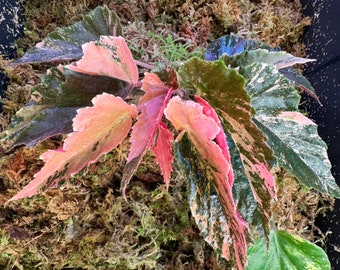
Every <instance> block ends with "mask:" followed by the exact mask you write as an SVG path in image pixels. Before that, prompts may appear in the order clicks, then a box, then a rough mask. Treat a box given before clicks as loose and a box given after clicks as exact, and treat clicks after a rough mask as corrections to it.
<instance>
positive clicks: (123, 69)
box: [3, 37, 138, 148]
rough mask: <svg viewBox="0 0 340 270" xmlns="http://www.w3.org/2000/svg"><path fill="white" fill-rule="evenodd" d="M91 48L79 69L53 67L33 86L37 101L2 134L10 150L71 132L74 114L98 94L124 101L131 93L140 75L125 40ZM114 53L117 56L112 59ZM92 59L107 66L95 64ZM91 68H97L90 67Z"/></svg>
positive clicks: (111, 40)
mask: <svg viewBox="0 0 340 270" xmlns="http://www.w3.org/2000/svg"><path fill="white" fill-rule="evenodd" d="M91 45H93V46H94V44H93V43H90V44H89V45H88V46H87V45H84V46H85V49H86V51H85V55H84V59H82V60H80V61H79V62H78V63H80V67H78V68H77V67H75V66H72V65H69V66H67V67H68V68H67V67H63V66H59V67H58V68H52V69H50V70H49V71H48V73H47V74H46V75H45V76H44V77H43V79H42V82H41V83H40V84H39V85H37V86H36V87H34V89H33V93H32V100H33V101H34V102H30V103H28V105H27V106H26V107H24V108H22V109H21V110H20V111H19V112H18V113H17V115H16V116H15V117H14V118H13V119H12V124H11V125H10V127H9V128H8V129H7V130H6V131H5V132H4V134H3V139H5V140H11V141H13V142H12V144H10V145H9V147H10V148H13V147H15V146H17V145H20V144H26V145H27V146H33V145H35V144H36V143H37V142H39V141H41V140H44V139H46V138H47V137H50V136H52V135H55V134H60V133H68V132H70V131H71V130H72V126H71V124H72V119H73V117H74V116H75V111H76V110H77V109H78V108H79V107H84V106H89V105H91V100H92V98H94V97H95V96H96V95H98V94H101V93H103V92H106V93H109V94H114V95H116V96H121V97H123V98H125V97H126V96H127V95H128V94H129V92H130V90H131V88H132V87H133V84H135V83H136V82H137V80H138V72H137V66H136V64H135V63H134V61H133V59H132V56H131V53H130V51H129V50H128V47H127V45H126V43H125V41H124V40H123V39H122V38H120V37H114V38H110V37H102V39H101V41H100V42H99V43H98V44H97V45H96V46H95V48H96V50H91ZM114 46H116V47H114ZM115 53H117V57H116V58H112V54H115ZM91 59H95V61H96V62H98V63H101V62H103V63H106V66H105V67H103V66H102V65H99V64H95V63H92V62H91ZM107 60H109V61H107ZM92 65H94V66H95V67H93V68H91V66H92ZM117 66H119V68H120V70H118V68H117ZM101 67H103V69H101ZM69 68H73V69H76V70H78V71H81V72H83V73H80V72H76V71H73V70H71V69H69ZM81 68H82V69H81ZM88 70H92V71H93V72H88ZM103 70H104V71H103ZM88 73H90V74H88ZM115 76H116V77H115ZM51 127H53V128H51Z"/></svg>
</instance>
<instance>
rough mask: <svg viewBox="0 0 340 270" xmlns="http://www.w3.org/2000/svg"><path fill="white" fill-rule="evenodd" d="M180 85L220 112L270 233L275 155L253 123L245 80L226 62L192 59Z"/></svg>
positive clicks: (185, 66) (183, 67) (180, 71)
mask: <svg viewBox="0 0 340 270" xmlns="http://www.w3.org/2000/svg"><path fill="white" fill-rule="evenodd" d="M178 74H179V78H180V80H179V81H180V85H181V87H182V88H184V89H185V90H191V91H198V92H199V94H200V95H201V96H203V97H204V98H205V99H206V100H208V102H209V103H210V104H211V105H212V106H213V107H214V108H215V109H217V110H218V112H220V116H221V117H222V118H223V124H224V126H225V127H226V129H227V131H228V133H229V134H230V135H231V137H232V139H233V141H234V142H235V144H236V147H237V149H238V151H239V153H240V157H241V160H242V164H243V168H244V172H245V174H246V175H247V178H248V181H249V182H250V185H251V186H252V191H253V194H254V197H255V199H256V201H257V202H258V209H259V212H260V213H261V214H260V216H261V220H262V225H263V228H264V231H265V234H266V235H268V233H269V217H270V205H271V199H272V198H273V197H274V196H275V191H274V178H273V176H272V175H271V173H270V171H269V168H270V165H269V162H270V161H271V160H272V159H273V157H272V151H271V149H270V148H269V146H268V145H267V143H266V139H265V137H264V135H263V133H262V132H261V131H260V130H259V129H258V128H257V126H256V125H255V124H254V123H253V122H252V119H251V118H252V114H253V110H252V108H251V106H250V98H249V96H248V94H247V92H246V90H245V89H244V83H245V80H244V78H243V77H242V76H240V75H239V74H238V73H237V72H236V71H235V70H233V69H228V68H227V67H226V66H225V64H224V63H223V61H215V62H207V61H202V60H199V59H198V58H192V59H190V60H189V61H187V62H186V63H185V64H184V65H183V66H181V68H180V69H179V72H178Z"/></svg>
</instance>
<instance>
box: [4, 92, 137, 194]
mask: <svg viewBox="0 0 340 270" xmlns="http://www.w3.org/2000/svg"><path fill="white" fill-rule="evenodd" d="M92 103H93V107H87V108H83V109H79V110H78V114H77V116H76V117H75V118H74V119H73V129H74V132H73V133H71V134H69V135H68V137H67V138H66V139H65V142H64V147H63V149H59V150H49V151H47V152H45V153H44V154H43V155H42V157H41V158H42V159H43V160H44V161H45V166H44V167H43V168H42V169H41V170H40V171H39V172H38V173H37V174H36V175H35V176H34V180H33V181H32V182H30V183H29V184H28V185H27V186H26V187H24V188H23V189H22V190H21V191H20V192H19V193H18V194H16V195H15V196H14V197H13V198H11V199H10V200H18V199H20V198H24V197H29V196H32V195H34V194H36V193H37V192H38V191H39V189H40V188H42V187H45V186H46V187H53V186H56V185H57V184H58V182H59V181H60V180H61V179H67V178H69V177H71V176H72V175H74V174H76V173H77V172H79V171H80V170H81V169H82V168H84V167H85V166H86V165H87V164H90V163H93V162H95V161H97V159H98V158H99V157H100V156H102V155H103V154H105V153H108V152H109V151H111V150H112V149H114V148H115V147H117V146H118V145H119V144H120V143H121V142H122V141H123V140H124V138H125V137H126V136H127V135H128V133H129V131H130V129H131V125H132V118H136V117H137V110H136V107H135V106H134V105H129V104H127V103H125V102H124V101H123V100H122V99H121V98H119V97H115V96H113V95H109V94H106V93H104V94H102V95H98V96H96V97H95V98H93V100H92Z"/></svg>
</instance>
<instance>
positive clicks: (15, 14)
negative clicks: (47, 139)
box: [0, 0, 23, 111]
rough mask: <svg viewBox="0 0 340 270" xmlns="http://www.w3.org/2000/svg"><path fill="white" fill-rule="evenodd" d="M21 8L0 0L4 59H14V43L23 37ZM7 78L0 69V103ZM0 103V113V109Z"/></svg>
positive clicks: (11, 0) (12, 0) (0, 51)
mask: <svg viewBox="0 0 340 270" xmlns="http://www.w3.org/2000/svg"><path fill="white" fill-rule="evenodd" d="M22 14H23V8H22V6H21V5H20V4H19V3H18V1H17V0H0V54H1V55H2V56H3V58H4V59H10V58H13V57H15V46H14V41H15V40H16V39H18V38H20V37H22V35H23V25H22V23H23V16H22ZM7 83H8V78H7V76H6V74H5V73H4V72H3V70H1V69H0V101H1V97H3V95H4V92H5V90H6V88H7ZM1 107H2V106H1V102H0V111H1V110H2V108H1Z"/></svg>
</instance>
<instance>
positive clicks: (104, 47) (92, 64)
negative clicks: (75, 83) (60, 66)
mask: <svg viewBox="0 0 340 270" xmlns="http://www.w3.org/2000/svg"><path fill="white" fill-rule="evenodd" d="M82 48H83V52H84V55H83V57H82V59H81V60H79V61H78V62H77V63H75V64H70V65H68V66H66V67H67V68H68V69H71V70H73V71H76V72H79V73H86V74H91V75H100V76H108V77H113V78H116V79H119V80H122V81H125V82H128V83H130V84H135V83H136V82H137V81H138V69H137V66H136V63H135V61H134V60H133V58H132V54H131V52H130V50H129V48H128V46H127V44H126V42H125V40H124V39H123V38H122V37H112V36H101V37H100V40H99V41H93V42H89V43H86V44H84V45H83V46H82Z"/></svg>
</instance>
